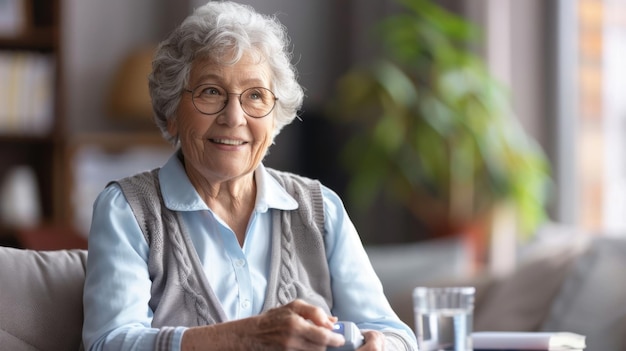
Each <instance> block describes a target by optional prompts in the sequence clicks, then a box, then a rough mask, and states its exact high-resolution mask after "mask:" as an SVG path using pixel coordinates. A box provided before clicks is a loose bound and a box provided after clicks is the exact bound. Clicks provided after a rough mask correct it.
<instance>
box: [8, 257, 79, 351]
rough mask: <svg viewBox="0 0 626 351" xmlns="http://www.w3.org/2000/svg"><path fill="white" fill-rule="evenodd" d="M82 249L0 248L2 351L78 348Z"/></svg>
mask: <svg viewBox="0 0 626 351" xmlns="http://www.w3.org/2000/svg"><path fill="white" fill-rule="evenodd" d="M86 260H87V252H86V251H84V250H57V251H33V250H19V249H12V248H7V247H0V350H7V351H9V350H10V351H22V350H23V351H27V350H28V351H32V350H50V351H64V350H79V349H80V348H81V344H82V343H81V331H82V323H83V304H82V294H83V281H84V278H85V263H86Z"/></svg>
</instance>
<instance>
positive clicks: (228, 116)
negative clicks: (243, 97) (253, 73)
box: [218, 96, 246, 126]
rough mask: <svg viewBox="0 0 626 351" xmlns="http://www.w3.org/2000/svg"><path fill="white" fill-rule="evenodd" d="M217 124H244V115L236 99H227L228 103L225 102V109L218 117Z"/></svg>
mask: <svg viewBox="0 0 626 351" xmlns="http://www.w3.org/2000/svg"><path fill="white" fill-rule="evenodd" d="M218 122H219V123H224V124H227V125H229V126H237V125H240V124H245V122H246V113H245V112H244V111H243V108H242V107H241V102H240V101H239V99H238V98H237V97H235V96H233V97H231V98H230V99H228V101H227V102H226V107H225V108H224V110H222V112H221V113H220V115H219V116H218Z"/></svg>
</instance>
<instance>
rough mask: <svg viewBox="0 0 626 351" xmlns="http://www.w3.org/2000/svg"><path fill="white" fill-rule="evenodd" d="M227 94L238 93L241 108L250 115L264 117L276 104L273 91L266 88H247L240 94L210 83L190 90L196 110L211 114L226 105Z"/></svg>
mask: <svg viewBox="0 0 626 351" xmlns="http://www.w3.org/2000/svg"><path fill="white" fill-rule="evenodd" d="M229 95H238V97H239V102H240V104H241V108H242V109H243V111H244V112H245V113H246V114H247V115H249V116H250V117H256V118H261V117H265V116H267V115H268V114H269V113H270V112H272V110H273V109H274V105H275V104H276V97H275V96H274V93H272V92H271V91H270V90H269V89H266V88H261V87H254V88H248V89H246V90H244V91H242V92H241V94H233V93H228V92H227V91H226V90H225V89H224V88H222V87H220V86H218V85H211V84H203V85H199V86H197V87H196V88H195V89H194V90H193V92H192V99H193V104H194V106H196V108H197V109H198V111H200V112H201V113H204V114H207V115H212V114H216V113H218V112H220V111H222V110H223V109H224V107H226V104H227V103H228V98H229V97H228V96H229Z"/></svg>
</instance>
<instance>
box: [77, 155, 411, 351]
mask: <svg viewBox="0 0 626 351" xmlns="http://www.w3.org/2000/svg"><path fill="white" fill-rule="evenodd" d="M255 179H256V182H257V197H256V204H255V207H254V211H253V212H252V215H251V217H250V222H249V224H248V228H247V230H246V237H245V241H244V244H243V247H241V246H240V245H239V243H238V241H237V238H236V236H235V234H234V232H233V231H232V230H231V229H230V228H229V227H228V225H226V223H225V222H224V221H222V220H221V219H220V218H219V217H218V216H216V215H215V214H214V213H213V212H212V211H211V209H209V208H208V207H207V205H206V204H205V202H204V201H203V200H202V199H201V198H200V196H199V195H198V193H197V192H196V190H195V188H194V187H193V186H192V184H191V182H190V181H189V178H188V177H187V175H186V173H185V170H184V168H183V165H182V164H181V162H180V160H179V159H178V157H177V156H176V154H174V155H173V156H172V157H171V158H170V159H169V160H168V162H167V163H166V164H165V165H164V166H163V167H162V168H161V170H160V171H159V182H160V185H161V190H162V195H163V199H164V202H165V206H167V208H169V209H171V210H174V211H179V212H181V213H182V216H183V218H184V221H185V223H186V225H187V226H188V229H189V234H190V236H191V240H192V242H193V244H194V246H195V248H196V250H197V253H198V257H199V258H200V261H201V262H202V265H203V267H204V271H205V273H206V276H207V277H208V280H209V283H210V284H211V287H212V288H213V290H214V292H215V294H216V296H217V297H218V299H219V300H220V302H221V304H222V307H223V309H224V311H225V313H226V315H227V317H228V318H229V319H230V320H235V319H240V318H246V317H250V316H254V315H257V314H259V313H260V312H261V309H262V306H263V301H264V300H265V294H266V286H267V277H269V267H270V256H271V255H270V247H271V242H270V241H271V235H270V233H271V217H272V216H271V211H274V210H292V209H296V208H297V207H298V204H297V202H296V201H295V200H294V198H293V197H291V196H290V195H289V194H288V193H287V192H286V191H285V189H283V188H282V187H281V186H280V185H279V184H278V183H277V182H276V180H274V178H272V176H270V175H269V174H268V173H267V171H266V170H265V168H264V167H263V165H260V166H259V167H258V168H257V170H256V171H255ZM322 195H323V198H324V201H323V202H324V214H325V230H326V235H325V244H326V258H327V260H328V266H329V268H330V275H331V288H332V292H333V302H334V305H333V309H332V314H333V315H335V316H337V317H338V318H339V319H340V320H349V321H353V322H355V323H357V325H358V326H359V328H361V329H375V330H385V329H389V328H391V329H395V330H396V331H397V332H401V333H406V335H407V336H408V338H409V339H413V340H414V338H415V337H414V335H413V332H412V331H411V329H410V328H409V327H408V326H407V325H405V324H403V323H402V322H401V321H400V320H399V319H398V317H397V316H396V314H395V313H394V312H393V310H392V309H391V307H390V305H389V303H388V302H387V300H386V298H385V296H384V294H383V289H382V285H381V283H380V281H379V279H378V277H377V276H376V274H375V272H374V270H373V268H372V266H371V264H370V262H369V260H368V257H367V254H366V253H365V250H364V248H363V245H362V243H361V241H360V238H359V236H358V234H357V232H356V230H355V228H354V225H353V224H352V222H351V221H350V219H349V218H348V215H347V213H346V211H345V209H344V207H343V204H342V202H341V200H340V198H339V197H338V196H337V194H335V193H334V192H333V191H331V190H330V189H328V188H326V187H322ZM148 252H149V248H148V244H147V242H146V240H145V239H144V237H143V234H142V232H141V229H140V228H139V225H138V223H137V221H136V220H135V217H134V215H133V213H132V210H131V209H130V206H129V204H128V202H127V201H126V199H125V197H124V195H123V193H122V191H121V189H120V188H119V186H117V185H115V184H114V185H111V186H108V187H107V188H106V189H104V190H103V191H102V193H100V195H99V196H98V198H97V199H96V201H95V204H94V213H93V219H92V225H91V231H90V234H89V257H88V263H87V277H86V281H85V290H84V315H85V323H84V329H83V339H84V342H85V347H86V349H87V350H116V351H117V350H152V349H153V348H154V344H155V339H156V334H157V332H158V329H155V328H152V327H151V322H152V316H153V312H152V311H151V309H150V307H149V306H148V301H149V300H150V287H151V284H152V283H151V280H150V277H149V275H148V265H147V262H148ZM186 329H187V328H185V327H179V328H177V329H176V332H175V337H174V338H173V341H172V342H173V345H172V346H173V349H174V350H179V349H180V343H181V339H182V335H183V333H184V332H185V330H186Z"/></svg>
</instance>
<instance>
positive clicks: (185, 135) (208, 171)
mask: <svg viewBox="0 0 626 351" xmlns="http://www.w3.org/2000/svg"><path fill="white" fill-rule="evenodd" d="M270 78H271V77H270V69H269V67H268V66H267V64H265V63H259V62H257V60H255V59H254V58H253V57H251V56H250V55H245V56H244V57H242V59H241V60H240V61H239V62H238V63H236V64H234V65H221V64H218V63H215V62H214V61H212V60H198V61H196V62H194V64H193V65H192V69H191V73H190V78H189V86H188V87H187V88H188V89H189V90H193V89H194V88H195V87H197V86H198V85H200V84H214V85H218V86H220V87H222V88H224V89H225V90H226V91H227V92H228V93H231V94H239V93H241V92H242V91H244V90H245V89H247V88H251V87H264V88H268V89H271V86H270ZM168 130H169V132H170V134H171V135H177V136H178V138H179V140H180V145H181V148H182V152H183V155H184V157H185V168H186V171H187V173H188V174H189V176H190V178H192V181H193V180H196V181H198V180H200V179H204V180H207V181H209V182H222V181H229V180H233V179H236V178H239V177H242V176H245V175H248V174H252V172H253V171H254V170H255V169H256V167H257V166H258V165H259V163H260V162H261V160H262V159H263V157H264V156H265V153H266V151H267V149H268V147H269V146H270V144H271V143H272V138H273V135H274V134H273V133H274V112H271V113H270V114H269V115H267V116H265V117H263V118H253V117H250V116H248V115H246V113H245V112H244V111H243V110H242V108H241V105H240V103H239V99H238V96H237V95H229V100H228V103H227V105H226V107H225V108H224V109H223V110H222V111H221V112H219V113H217V114H214V115H205V114H202V113H200V112H198V110H196V108H195V107H194V105H193V102H192V94H191V93H189V92H185V93H183V96H182V98H181V101H180V104H179V106H178V110H177V117H176V118H175V119H172V120H170V121H169V122H168ZM198 177H200V178H198Z"/></svg>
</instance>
